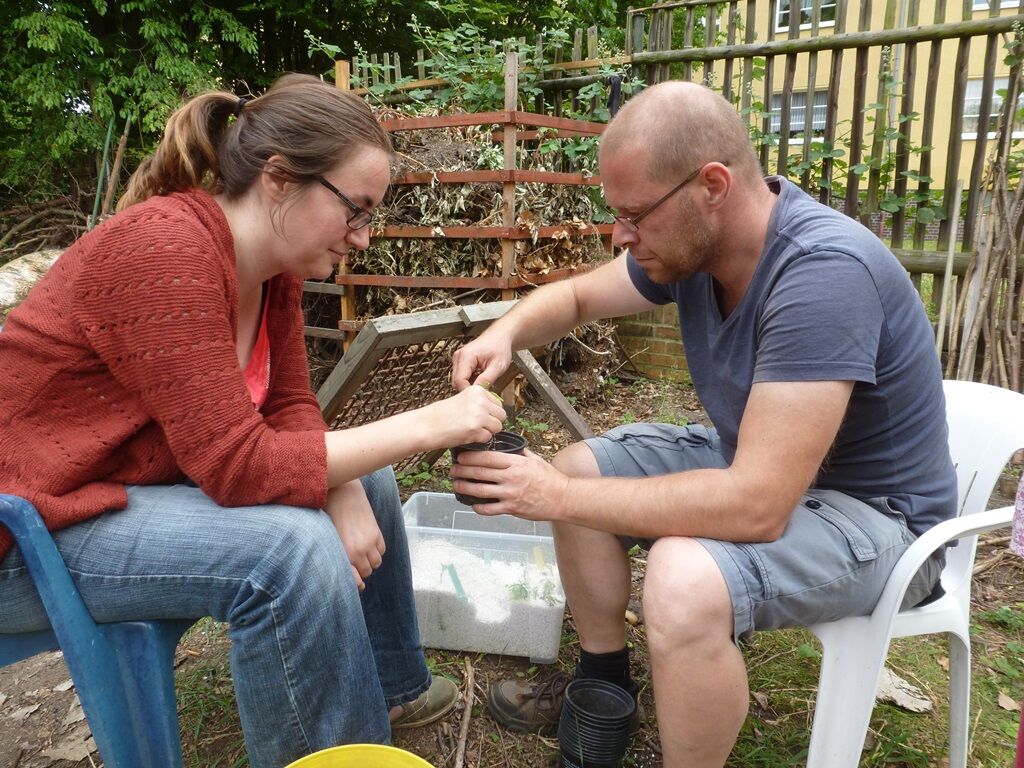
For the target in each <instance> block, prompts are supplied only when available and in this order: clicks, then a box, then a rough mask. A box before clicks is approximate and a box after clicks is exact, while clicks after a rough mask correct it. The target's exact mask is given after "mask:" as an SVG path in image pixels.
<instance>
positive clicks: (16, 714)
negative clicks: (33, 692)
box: [8, 704, 39, 723]
mask: <svg viewBox="0 0 1024 768" xmlns="http://www.w3.org/2000/svg"><path fill="white" fill-rule="evenodd" d="M37 709H39V705H38V704H31V705H29V706H27V707H21V708H20V709H16V710H14V711H13V712H11V714H9V715H8V717H9V718H10V719H11V720H13V721H14V722H16V723H24V722H25V721H26V720H27V719H28V717H29V715H31V714H32V713H33V712H35V711H36V710H37Z"/></svg>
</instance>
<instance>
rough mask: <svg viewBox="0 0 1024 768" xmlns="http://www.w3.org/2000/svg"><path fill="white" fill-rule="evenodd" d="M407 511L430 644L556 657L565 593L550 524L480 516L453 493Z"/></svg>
mask: <svg viewBox="0 0 1024 768" xmlns="http://www.w3.org/2000/svg"><path fill="white" fill-rule="evenodd" d="M403 510H404V512H405V525H406V531H407V532H408V535H409V551H410V554H411V556H412V571H413V588H414V589H415V592H416V614H417V617H418V619H419V625H420V635H421V638H422V640H423V645H424V646H426V647H428V648H445V649H448V650H456V651H478V652H482V653H498V654H502V655H505V656H526V657H529V659H530V660H531V661H532V662H535V663H538V664H549V663H551V662H553V661H555V659H556V658H557V657H558V645H559V641H560V640H561V637H562V618H563V615H564V613H565V594H564V593H563V592H562V583H561V581H560V580H559V578H558V566H557V564H556V563H555V545H554V540H553V539H552V537H551V527H550V525H548V524H547V523H533V522H530V521H528V520H520V519H518V518H515V517H511V516H510V515H499V516H496V517H484V516H482V515H477V514H476V513H475V512H473V510H472V509H470V508H469V507H466V506H464V505H462V504H460V503H459V502H458V501H456V500H455V496H454V495H452V494H450V493H415V494H413V495H412V496H411V497H410V498H409V500H408V501H407V502H406V503H405V505H404V507H403Z"/></svg>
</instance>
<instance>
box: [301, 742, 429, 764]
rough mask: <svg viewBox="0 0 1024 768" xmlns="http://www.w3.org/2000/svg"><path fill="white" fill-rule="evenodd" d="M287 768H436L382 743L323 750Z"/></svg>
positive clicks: (421, 759) (419, 758)
mask: <svg viewBox="0 0 1024 768" xmlns="http://www.w3.org/2000/svg"><path fill="white" fill-rule="evenodd" d="M285 768H433V766H431V765H430V763H428V762H427V761H426V760H424V759H423V758H421V757H417V756H416V755H414V754H413V753H412V752H406V751H405V750H404V749H398V748H396V747H386V746H384V745H382V744H346V745H344V746H341V747H331V748H330V749H321V750H320V751H319V752H314V753H313V754H312V755H306V756H305V757H301V758H299V759H298V760H296V761H295V762H294V763H290V764H289V765H287V766H285Z"/></svg>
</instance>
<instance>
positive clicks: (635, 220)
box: [615, 163, 729, 232]
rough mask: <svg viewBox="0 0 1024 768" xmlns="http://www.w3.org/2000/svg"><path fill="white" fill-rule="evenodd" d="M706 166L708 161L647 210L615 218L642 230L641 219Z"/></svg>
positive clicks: (695, 176) (652, 211)
mask: <svg viewBox="0 0 1024 768" xmlns="http://www.w3.org/2000/svg"><path fill="white" fill-rule="evenodd" d="M721 165H725V166H728V165H729V164H728V163H721ZM706 166H707V163H705V164H704V165H702V166H700V167H699V168H697V169H696V170H695V171H693V172H692V173H691V174H690V175H688V176H687V177H686V178H685V179H683V180H682V181H681V182H679V183H678V184H677V185H676V186H674V187H672V189H670V190H669V191H668V192H666V193H665V194H664V195H662V196H661V197H659V198H658V199H657V200H655V201H654V202H653V203H652V204H651V205H650V206H648V207H647V210H645V211H643V212H642V213H638V214H637V215H636V216H616V217H615V220H616V221H617V222H619V223H620V224H622V225H624V226H627V227H632V228H633V229H634V230H635V231H638V232H639V231H640V222H641V221H643V220H644V219H645V218H647V217H648V216H650V215H651V214H652V213H654V211H655V210H656V209H657V207H658V206H659V205H661V204H662V203H664V202H665V201H666V200H668V199H669V198H670V197H672V195H674V194H675V193H676V192H678V191H679V190H680V189H682V188H683V187H685V186H686V185H687V184H689V183H690V182H691V181H693V180H694V179H696V178H697V176H699V175H700V172H701V171H703V170H704V168H705V167H706Z"/></svg>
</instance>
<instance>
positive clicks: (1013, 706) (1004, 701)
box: [999, 691, 1020, 712]
mask: <svg viewBox="0 0 1024 768" xmlns="http://www.w3.org/2000/svg"><path fill="white" fill-rule="evenodd" d="M999 707H1000V708H1001V709H1005V710H1007V711H1008V712H1020V702H1019V701H1017V700H1016V699H1011V698H1010V697H1009V696H1007V695H1006V694H1005V693H1003V692H1002V691H1000V692H999Z"/></svg>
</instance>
